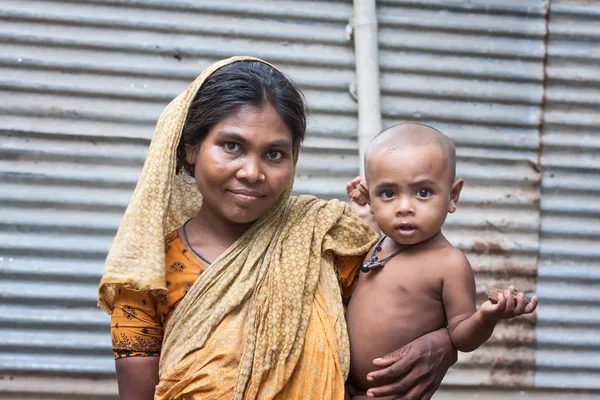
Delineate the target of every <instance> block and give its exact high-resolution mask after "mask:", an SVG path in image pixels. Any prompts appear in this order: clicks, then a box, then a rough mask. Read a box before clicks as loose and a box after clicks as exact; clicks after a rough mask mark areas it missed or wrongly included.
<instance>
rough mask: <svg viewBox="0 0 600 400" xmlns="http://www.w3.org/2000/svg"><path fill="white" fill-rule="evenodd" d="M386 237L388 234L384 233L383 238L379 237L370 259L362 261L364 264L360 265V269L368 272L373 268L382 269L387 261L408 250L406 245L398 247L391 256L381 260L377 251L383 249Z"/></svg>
mask: <svg viewBox="0 0 600 400" xmlns="http://www.w3.org/2000/svg"><path fill="white" fill-rule="evenodd" d="M386 237H387V236H385V235H384V236H382V237H381V239H379V241H378V242H377V244H376V245H375V248H374V249H373V253H371V257H369V259H368V260H365V261H364V262H363V263H362V265H361V266H360V270H361V271H362V272H364V273H367V272H369V271H371V270H373V269H381V268H383V267H384V266H385V263H387V262H388V261H389V260H391V259H392V258H394V257H396V256H397V255H398V254H400V253H402V252H403V251H404V250H406V247H404V248H401V249H398V250H396V251H395V252H393V253H392V254H390V255H389V256H387V257H385V258H383V259H381V260H380V259H379V257H377V252H379V251H381V244H382V243H383V241H384V240H385V238H386Z"/></svg>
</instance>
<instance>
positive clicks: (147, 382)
mask: <svg viewBox="0 0 600 400" xmlns="http://www.w3.org/2000/svg"><path fill="white" fill-rule="evenodd" d="M305 130H306V116H305V108H304V102H303V98H302V95H301V94H300V92H299V90H298V89H297V88H296V87H295V86H294V84H293V83H291V82H290V81H289V80H288V79H287V78H286V77H285V76H284V75H282V74H281V73H280V72H279V71H277V70H276V69H275V68H274V67H272V66H270V65H269V64H267V63H265V62H264V61H261V60H257V59H252V58H249V57H237V58H232V59H228V60H224V61H221V62H218V63H216V64H214V65H212V66H211V67H209V68H208V69H206V70H205V71H204V72H203V73H202V74H201V75H200V76H199V77H198V78H197V79H196V80H195V81H194V82H193V83H192V84H191V85H190V87H189V88H188V89H187V90H186V91H185V92H183V93H182V94H181V95H179V96H178V97H177V98H176V99H175V100H173V102H171V103H170V104H169V105H168V106H167V108H166V109H165V111H164V112H163V114H162V116H161V118H160V120H159V122H158V124H157V127H156V132H155V135H154V138H153V140H152V143H151V145H150V148H149V150H148V155H147V159H146V163H145V165H144V169H143V171H142V175H141V177H140V181H139V183H138V185H137V187H136V190H135V192H134V195H133V198H132V200H131V203H130V205H129V207H128V208H127V211H126V213H125V216H124V219H123V221H122V223H121V226H120V227H119V231H118V233H117V236H116V238H115V241H114V244H113V247H112V248H111V251H110V253H109V255H108V258H107V261H106V267H105V272H104V276H103V278H102V281H101V283H100V288H99V304H100V306H101V307H102V308H104V309H106V310H108V311H109V312H112V322H111V328H112V329H111V331H112V336H113V348H114V351H115V357H116V368H117V376H118V381H119V391H120V394H121V398H122V399H151V398H155V399H179V398H181V399H183V398H185V399H189V398H193V399H220V398H236V399H242V398H243V399H254V398H260V399H275V398H277V399H313V398H314V399H317V398H318V399H342V398H343V397H344V381H345V379H346V376H347V373H348V365H349V354H348V337H347V332H346V325H345V321H344V310H343V304H342V298H341V296H340V294H342V295H343V296H345V298H346V299H347V298H348V296H349V294H350V293H351V291H352V287H353V282H354V279H355V277H356V273H357V270H358V268H357V267H358V264H359V263H360V260H361V257H362V256H363V255H364V254H365V253H366V252H367V251H368V249H369V248H370V247H371V246H372V244H373V243H374V241H375V240H376V235H375V233H374V232H373V231H372V230H371V229H370V228H368V226H367V225H366V223H364V222H363V221H362V220H360V218H358V217H357V216H356V214H354V213H353V212H352V211H351V210H350V209H349V207H348V206H346V205H344V204H343V203H340V202H339V201H331V202H324V201H320V200H318V199H315V198H314V197H310V196H300V197H292V196H291V191H292V185H293V178H294V171H295V166H296V161H297V157H298V152H299V149H300V146H301V143H302V140H303V138H304V133H305ZM200 193H201V194H200ZM455 357H456V355H455V351H454V349H453V348H452V346H451V343H450V341H449V338H448V335H447V333H446V332H444V331H440V332H436V333H434V334H431V335H429V336H428V337H424V338H421V339H419V340H417V341H415V342H413V343H412V344H411V346H409V347H407V348H403V349H399V351H398V352H397V353H396V354H392V355H388V356H386V357H384V359H382V360H377V361H376V362H375V366H374V370H375V369H378V368H379V369H380V370H378V371H374V372H373V373H372V374H370V376H371V378H372V379H374V380H376V381H377V382H381V385H382V386H381V387H379V388H377V389H373V390H372V393H373V394H374V395H387V394H394V393H398V394H400V395H406V396H409V397H414V398H427V396H430V394H429V393H431V392H432V391H433V390H434V389H435V388H437V386H438V385H439V382H440V380H441V378H442V377H443V375H444V374H445V372H446V370H447V368H448V367H449V366H450V365H451V364H452V363H453V362H454V361H455ZM377 367H378V368H377Z"/></svg>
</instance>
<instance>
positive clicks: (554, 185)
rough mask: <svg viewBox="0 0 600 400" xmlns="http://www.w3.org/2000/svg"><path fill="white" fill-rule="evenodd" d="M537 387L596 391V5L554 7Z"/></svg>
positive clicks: (599, 200)
mask: <svg viewBox="0 0 600 400" xmlns="http://www.w3.org/2000/svg"><path fill="white" fill-rule="evenodd" d="M549 28H550V30H549V31H550V36H549V42H548V67H547V77H548V81H547V92H546V104H545V112H544V130H543V136H542V145H543V147H542V156H541V163H542V166H543V171H544V176H543V180H542V193H543V196H542V203H541V204H542V230H541V242H540V246H541V251H540V253H541V254H540V267H539V280H538V282H539V283H538V293H539V295H540V297H542V298H543V305H540V312H539V313H538V328H537V334H538V344H537V350H536V368H537V374H536V379H535V384H536V386H540V387H546V388H572V389H594V390H595V391H596V393H598V392H600V335H599V332H600V294H599V293H600V228H599V227H600V158H599V154H600V73H599V72H598V71H600V29H599V28H600V3H598V2H593V1H572V0H571V1H567V0H553V1H552V3H551V7H550V19H549Z"/></svg>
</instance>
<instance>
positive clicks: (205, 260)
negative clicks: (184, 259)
mask: <svg viewBox="0 0 600 400" xmlns="http://www.w3.org/2000/svg"><path fill="white" fill-rule="evenodd" d="M191 220H192V219H191V218H190V219H188V220H187V221H185V224H183V228H182V229H181V231H182V232H183V239H184V240H185V244H186V245H187V247H189V249H190V250H191V251H192V253H194V254H195V255H196V257H198V258H199V259H201V260H202V261H204V262H205V263H206V265H210V261H208V260H207V259H206V258H204V257H202V256H201V255H200V254H198V252H197V251H196V250H194V248H193V247H192V244H191V243H190V241H189V240H188V238H187V232H186V231H185V227H186V225H187V224H188V222H190V221H191Z"/></svg>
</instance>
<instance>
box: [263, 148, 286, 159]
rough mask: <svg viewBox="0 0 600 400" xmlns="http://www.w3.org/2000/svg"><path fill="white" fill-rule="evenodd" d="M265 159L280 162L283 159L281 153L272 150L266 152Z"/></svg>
mask: <svg viewBox="0 0 600 400" xmlns="http://www.w3.org/2000/svg"><path fill="white" fill-rule="evenodd" d="M267 158H268V159H269V160H281V159H282V158H283V153H282V152H280V151H278V150H273V151H269V152H267Z"/></svg>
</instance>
